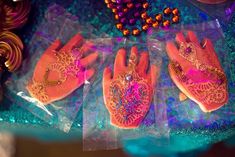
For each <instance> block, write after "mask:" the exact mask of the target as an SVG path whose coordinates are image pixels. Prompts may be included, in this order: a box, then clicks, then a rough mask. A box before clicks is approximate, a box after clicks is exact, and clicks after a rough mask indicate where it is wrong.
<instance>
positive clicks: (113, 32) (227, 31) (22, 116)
mask: <svg viewBox="0 0 235 157" xmlns="http://www.w3.org/2000/svg"><path fill="white" fill-rule="evenodd" d="M53 3H57V4H59V5H61V6H63V7H64V8H66V10H67V11H68V12H70V13H72V14H74V15H76V16H77V17H78V18H79V22H80V23H81V24H90V25H92V26H93V27H94V28H95V29H96V30H97V31H96V32H94V33H95V35H97V36H99V35H101V34H103V33H104V32H105V33H106V34H108V35H109V36H114V37H116V36H121V35H122V34H121V33H120V32H119V31H118V30H117V29H116V28H115V21H114V18H113V17H112V16H111V14H112V13H111V11H110V10H109V9H107V8H106V6H105V4H104V2H103V0H101V1H96V0H85V1H81V0H43V1H42V0H41V1H38V0H32V11H31V14H30V18H29V21H28V23H27V25H26V26H24V27H23V28H22V29H21V30H17V31H16V34H18V35H19V36H20V37H21V38H22V39H23V42H24V44H25V46H26V47H27V45H28V43H29V42H30V40H31V38H32V36H33V34H34V33H35V31H36V29H37V26H38V25H39V24H40V23H41V22H42V19H43V18H44V13H45V11H46V10H47V8H48V7H49V6H50V5H51V4H53ZM149 3H150V5H151V8H150V12H152V13H158V12H160V11H162V9H163V8H165V7H166V6H169V7H178V8H179V10H180V11H181V15H182V16H181V24H195V23H202V22H206V21H209V20H212V19H213V18H212V17H209V16H208V15H206V14H205V13H204V12H202V11H200V10H199V9H198V8H196V7H195V6H193V5H191V4H190V3H188V2H187V1H183V2H182V1H171V0H164V1H162V0H149ZM222 23H223V22H222ZM222 28H223V31H224V35H225V41H226V43H225V48H226V49H225V50H226V51H228V52H230V53H229V59H230V61H231V62H230V63H234V62H235V17H233V18H231V20H230V22H229V23H226V24H225V23H224V24H223V25H222ZM139 38H142V39H143V40H144V39H145V38H146V35H145V34H143V35H142V36H141V37H139ZM131 40H138V39H137V38H135V37H131ZM25 57H26V55H25ZM230 70H231V75H232V76H231V77H230V78H232V79H233V82H235V81H234V80H235V64H231V65H230ZM230 92H232V93H234V92H235V84H231V89H230ZM167 101H168V104H169V106H168V107H169V108H170V104H171V102H172V101H174V100H173V99H172V98H168V99H167ZM168 114H170V115H172V116H173V117H176V118H177V117H179V116H180V115H178V114H177V112H174V111H173V110H169V113H168ZM0 122H1V126H0V128H1V129H4V130H9V131H13V132H15V133H17V134H22V135H31V136H34V137H39V138H42V139H46V140H52V139H56V140H58V139H70V138H73V139H74V138H77V139H80V138H81V136H82V111H81V110H80V112H79V113H78V116H77V118H76V120H75V122H74V123H73V126H72V128H71V131H70V133H69V134H65V133H62V132H61V131H59V130H57V129H53V128H51V127H50V125H49V124H47V123H46V122H43V121H42V120H40V119H39V118H37V117H35V116H34V115H32V114H31V113H29V112H28V111H26V110H24V109H22V108H21V107H19V106H17V105H15V104H12V103H11V102H10V101H9V100H7V99H6V100H4V102H3V104H2V105H0ZM169 127H170V128H171V131H170V139H171V140H170V141H171V142H169V144H168V145H166V146H162V147H156V146H157V144H158V143H159V142H161V139H158V141H156V140H155V141H153V139H149V138H143V139H136V140H133V141H125V142H124V143H123V144H124V148H125V150H126V151H128V152H129V153H131V154H133V155H139V154H142V155H146V156H147V155H152V154H159V153H164V152H166V151H167V152H168V153H175V152H182V151H189V150H193V149H196V148H201V147H203V146H205V145H207V144H212V143H215V142H217V141H220V140H224V139H226V138H229V137H231V136H233V135H234V134H235V127H234V123H230V122H226V121H225V122H224V123H223V124H221V123H217V122H215V123H212V124H211V125H209V126H207V127H205V125H200V123H195V125H190V127H187V128H184V126H183V125H182V124H181V122H180V121H175V122H174V123H169ZM143 147H145V148H146V149H145V150H142V148H143ZM147 148H148V149H147Z"/></svg>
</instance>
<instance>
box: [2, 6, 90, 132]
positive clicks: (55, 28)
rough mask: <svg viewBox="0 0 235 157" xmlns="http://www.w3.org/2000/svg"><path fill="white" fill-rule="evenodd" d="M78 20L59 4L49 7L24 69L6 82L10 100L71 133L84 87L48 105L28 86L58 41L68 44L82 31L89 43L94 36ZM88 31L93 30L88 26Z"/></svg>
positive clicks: (33, 39) (29, 50)
mask: <svg viewBox="0 0 235 157" xmlns="http://www.w3.org/2000/svg"><path fill="white" fill-rule="evenodd" d="M77 21H78V19H77V18H76V17H75V16H73V15H71V14H69V13H68V12H66V11H65V9H63V8H62V7H60V6H58V5H56V4H55V5H52V6H51V7H49V9H48V10H47V12H46V13H45V20H44V21H42V23H41V24H40V25H39V26H38V28H37V30H36V32H35V34H34V35H33V37H32V39H31V42H30V43H29V45H27V49H26V52H28V54H25V55H27V56H26V59H25V60H24V61H23V63H22V66H21V68H20V70H19V71H18V72H17V73H15V74H12V76H11V77H10V78H9V79H8V80H7V81H6V83H5V87H6V89H7V92H6V93H5V94H6V96H7V97H8V98H9V99H11V100H12V101H14V102H15V103H16V104H19V105H20V106H22V107H23V108H26V109H27V110H29V111H30V112H31V113H33V114H34V115H36V116H38V117H39V118H41V119H43V120H44V121H46V122H48V123H49V124H51V125H52V126H53V127H56V128H59V129H60V130H62V131H64V132H68V131H69V130H70V128H71V125H72V123H73V120H74V119H75V117H76V115H77V112H78V111H79V109H80V108H81V105H82V101H83V88H82V86H80V88H78V89H76V90H75V91H74V92H72V93H71V94H70V95H68V96H67V97H65V98H63V99H61V100H59V101H54V102H52V103H50V104H47V105H43V104H42V103H40V102H39V101H37V100H36V99H35V98H34V97H32V96H30V94H29V92H28V90H27V89H26V86H27V85H28V83H29V81H30V80H31V78H32V75H33V73H34V70H35V66H36V64H37V62H38V60H39V59H40V58H41V56H42V54H44V52H45V50H47V48H48V47H49V46H50V45H51V44H52V43H53V42H54V41H55V40H56V39H60V40H61V43H62V45H65V44H66V43H67V42H68V40H69V39H70V38H72V37H73V36H74V35H75V34H77V33H79V32H81V34H82V36H83V38H84V41H88V40H86V38H88V37H90V33H89V32H85V31H83V30H84V28H83V27H81V26H80V25H79V23H78V22H77ZM84 27H85V26H84ZM86 28H91V27H89V26H86ZM91 29H92V28H91ZM91 29H90V30H91ZM88 30H89V29H88ZM42 75H43V74H42Z"/></svg>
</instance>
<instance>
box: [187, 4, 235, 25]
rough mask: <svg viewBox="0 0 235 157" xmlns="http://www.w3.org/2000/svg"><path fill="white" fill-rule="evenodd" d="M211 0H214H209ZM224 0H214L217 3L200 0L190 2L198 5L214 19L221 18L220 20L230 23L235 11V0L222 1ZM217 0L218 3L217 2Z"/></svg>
mask: <svg viewBox="0 0 235 157" xmlns="http://www.w3.org/2000/svg"><path fill="white" fill-rule="evenodd" d="M204 1H205V0H204ZM208 1H209V2H210V1H212V0H208ZM221 1H222V0H214V3H215V4H208V3H203V2H200V1H198V0H188V2H190V3H192V4H193V5H194V6H196V7H198V8H199V9H201V10H202V11H204V12H205V13H207V14H208V15H209V16H211V17H213V18H214V19H219V20H220V22H223V23H228V22H229V21H230V19H231V18H232V16H233V15H234V11H235V1H234V0H226V1H224V2H222V3H218V2H221ZM216 2H217V3H216Z"/></svg>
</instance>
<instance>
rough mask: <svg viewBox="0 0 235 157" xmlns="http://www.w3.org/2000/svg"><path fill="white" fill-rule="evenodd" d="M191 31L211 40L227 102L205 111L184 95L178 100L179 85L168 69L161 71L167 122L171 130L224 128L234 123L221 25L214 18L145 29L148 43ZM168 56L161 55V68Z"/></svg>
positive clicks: (228, 59) (230, 75) (228, 63)
mask: <svg viewBox="0 0 235 157" xmlns="http://www.w3.org/2000/svg"><path fill="white" fill-rule="evenodd" d="M189 30H190V31H193V32H195V34H196V35H197V38H198V40H199V41H203V39H204V38H208V39H210V40H211V41H212V43H213V45H214V48H215V51H216V53H217V56H218V59H219V61H220V64H221V66H222V68H223V70H224V72H225V74H226V78H227V81H228V83H227V85H228V93H229V99H228V102H227V103H226V104H225V105H224V106H223V107H221V108H219V109H218V110H215V111H213V112H208V113H205V112H203V111H202V110H201V109H200V108H199V106H198V105H197V104H196V103H195V102H193V101H191V100H190V99H187V100H185V101H182V102H181V101H180V100H179V93H180V91H179V89H178V88H177V87H176V85H175V84H174V83H173V81H172V80H171V78H170V76H169V73H168V70H165V71H164V74H162V80H164V82H163V84H162V86H161V85H160V87H159V90H161V89H162V91H163V89H165V94H164V95H165V101H166V104H167V115H168V123H169V126H170V128H171V130H172V131H174V130H175V129H176V130H177V129H192V128H193V130H197V129H200V128H201V129H205V130H208V129H224V128H227V127H231V126H232V125H233V124H234V118H235V116H234V113H235V110H234V105H235V104H234V103H233V102H234V98H235V94H234V92H233V90H234V79H233V77H234V71H232V69H233V68H232V64H233V61H232V57H230V55H232V54H231V52H229V51H228V49H226V46H225V45H226V41H225V38H224V34H223V31H222V29H221V25H220V23H219V22H218V20H215V21H210V22H206V23H201V24H195V25H185V26H181V27H174V28H172V29H170V30H166V31H164V30H163V31H154V30H151V31H149V32H148V44H150V45H152V44H154V43H155V42H158V41H171V40H172V41H175V34H176V33H178V32H183V33H184V34H186V32H187V31H189ZM168 64H169V58H168V56H167V54H166V53H165V54H164V55H163V64H162V68H163V69H168V68H167V66H168Z"/></svg>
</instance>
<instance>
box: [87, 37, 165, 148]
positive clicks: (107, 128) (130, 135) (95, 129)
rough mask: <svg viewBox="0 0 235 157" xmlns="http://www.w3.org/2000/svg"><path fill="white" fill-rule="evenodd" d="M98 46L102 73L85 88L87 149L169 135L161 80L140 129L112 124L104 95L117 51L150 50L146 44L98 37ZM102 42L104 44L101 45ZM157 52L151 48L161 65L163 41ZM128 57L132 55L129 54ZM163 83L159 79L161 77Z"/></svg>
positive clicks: (154, 58)
mask: <svg viewBox="0 0 235 157" xmlns="http://www.w3.org/2000/svg"><path fill="white" fill-rule="evenodd" d="M96 40H97V41H96V42H95V43H96V45H97V46H96V48H97V49H98V51H99V52H102V56H103V57H102V60H100V63H99V64H100V65H101V66H99V70H97V71H98V73H97V74H96V77H94V80H93V81H91V83H90V84H88V85H85V87H84V95H86V96H85V98H84V103H83V148H84V150H99V149H116V148H119V147H121V144H122V142H124V141H128V140H133V139H138V138H140V137H156V138H162V137H166V138H168V132H169V130H168V129H169V128H168V124H167V116H166V108H165V102H163V101H161V100H160V99H158V98H159V95H161V92H159V89H158V83H157V85H156V87H154V88H155V90H156V91H155V94H154V98H153V101H152V103H151V105H150V108H149V111H148V113H147V115H146V116H145V118H144V119H143V121H142V122H141V124H140V125H139V127H138V128H135V129H121V128H118V127H116V126H113V125H111V123H110V115H109V114H110V113H109V112H108V110H107V109H106V107H105V104H104V98H103V88H102V79H103V71H104V68H105V67H107V66H108V67H110V68H111V69H113V63H114V59H115V56H116V53H117V51H118V50H119V49H120V48H125V49H126V52H127V56H129V55H130V48H131V47H132V46H137V47H138V52H139V53H141V52H143V51H144V50H145V51H148V47H147V46H146V45H145V44H141V43H138V42H133V41H128V40H127V39H126V38H106V39H105V38H103V39H96ZM98 41H101V42H100V44H98V43H99V42H98ZM155 49H156V51H148V52H149V56H150V57H149V58H150V64H151V65H152V64H154V65H156V66H158V67H160V66H161V53H162V50H163V49H162V44H161V43H158V44H156V45H155ZM127 58H128V57H127ZM158 82H159V80H158Z"/></svg>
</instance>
